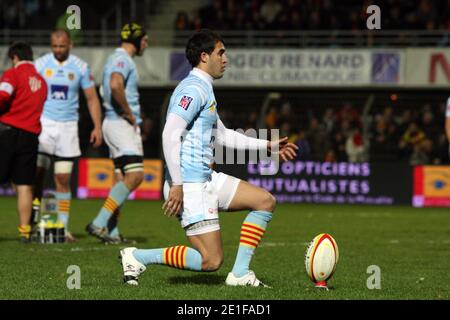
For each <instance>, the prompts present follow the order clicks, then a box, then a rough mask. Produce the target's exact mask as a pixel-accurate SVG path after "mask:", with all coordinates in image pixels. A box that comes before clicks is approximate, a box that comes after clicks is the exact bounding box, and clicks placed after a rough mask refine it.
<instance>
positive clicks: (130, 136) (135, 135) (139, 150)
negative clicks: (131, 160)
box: [102, 118, 144, 159]
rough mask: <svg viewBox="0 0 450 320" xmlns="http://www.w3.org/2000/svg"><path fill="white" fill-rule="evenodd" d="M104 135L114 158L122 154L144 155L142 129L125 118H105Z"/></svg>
mask: <svg viewBox="0 0 450 320" xmlns="http://www.w3.org/2000/svg"><path fill="white" fill-rule="evenodd" d="M102 130H103V137H104V139H105V142H106V144H107V145H108V147H109V154H110V156H111V158H112V159H117V158H120V157H122V156H141V157H142V156H143V155H144V152H143V147H142V138H141V129H140V128H139V126H137V127H134V126H132V125H131V124H130V123H128V122H127V121H126V120H125V119H122V118H120V119H105V120H103V124H102Z"/></svg>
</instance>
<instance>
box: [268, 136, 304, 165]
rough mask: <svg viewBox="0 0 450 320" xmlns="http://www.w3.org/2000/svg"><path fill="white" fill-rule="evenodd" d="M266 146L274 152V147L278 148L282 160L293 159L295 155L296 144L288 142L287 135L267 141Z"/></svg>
mask: <svg viewBox="0 0 450 320" xmlns="http://www.w3.org/2000/svg"><path fill="white" fill-rule="evenodd" d="M268 147H269V150H270V151H272V152H276V149H277V148H278V155H279V156H280V158H281V159H282V160H283V161H290V160H293V159H295V157H296V156H297V150H298V146H297V145H296V144H293V143H291V142H288V137H284V138H281V139H279V140H274V141H269V144H268Z"/></svg>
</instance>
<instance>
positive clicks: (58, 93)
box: [50, 84, 69, 100]
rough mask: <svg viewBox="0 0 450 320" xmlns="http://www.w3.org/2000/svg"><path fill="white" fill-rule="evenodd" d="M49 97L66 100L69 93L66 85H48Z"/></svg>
mask: <svg viewBox="0 0 450 320" xmlns="http://www.w3.org/2000/svg"><path fill="white" fill-rule="evenodd" d="M50 92H51V97H52V99H53V100H67V95H68V93H69V87H68V86H61V85H54V84H52V85H51V86H50Z"/></svg>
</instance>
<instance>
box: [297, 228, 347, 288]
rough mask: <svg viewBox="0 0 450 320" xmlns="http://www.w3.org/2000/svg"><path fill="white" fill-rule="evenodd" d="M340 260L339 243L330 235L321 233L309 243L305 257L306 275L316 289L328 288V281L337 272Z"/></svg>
mask: <svg viewBox="0 0 450 320" xmlns="http://www.w3.org/2000/svg"><path fill="white" fill-rule="evenodd" d="M338 260H339V249H338V246H337V243H336V241H335V240H334V239H333V237H332V236H330V235H329V234H327V233H321V234H319V235H318V236H316V237H315V238H314V239H313V240H312V241H311V242H310V243H309V246H308V249H307V250H306V256H305V266H306V273H307V274H308V276H309V278H310V279H311V281H313V282H314V283H315V284H316V287H325V288H326V287H327V281H328V280H329V279H330V278H331V277H332V276H333V274H334V272H335V271H336V265H337V263H338Z"/></svg>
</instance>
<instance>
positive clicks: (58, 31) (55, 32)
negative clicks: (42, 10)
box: [50, 28, 72, 40]
mask: <svg viewBox="0 0 450 320" xmlns="http://www.w3.org/2000/svg"><path fill="white" fill-rule="evenodd" d="M53 35H55V36H57V37H61V36H62V35H65V36H67V38H68V39H69V40H72V36H71V35H70V32H69V31H68V30H67V29H64V28H57V29H55V30H53V31H52V33H51V35H50V36H53Z"/></svg>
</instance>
